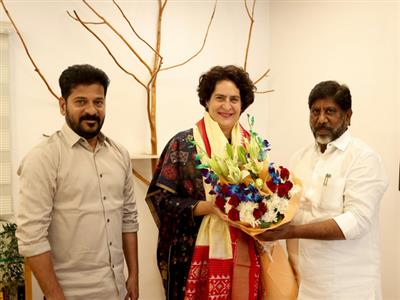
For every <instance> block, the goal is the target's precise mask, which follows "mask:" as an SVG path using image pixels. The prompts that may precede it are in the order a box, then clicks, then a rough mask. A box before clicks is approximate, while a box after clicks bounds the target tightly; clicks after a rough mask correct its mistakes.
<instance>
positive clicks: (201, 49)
mask: <svg viewBox="0 0 400 300" xmlns="http://www.w3.org/2000/svg"><path fill="white" fill-rule="evenodd" d="M217 2H218V0H215V2H214V9H213V12H212V14H211V17H210V21H209V22H208V26H207V31H206V34H205V36H204V39H203V44H202V45H201V47H200V49H199V50H198V51H197V52H196V53H195V54H194V55H192V56H191V57H189V58H188V59H186V60H185V61H184V62H182V63H179V64H176V65H173V66H169V67H165V68H161V69H160V71H165V70H170V69H172V68H176V67H180V66H183V65H184V64H187V63H188V62H189V61H191V60H192V59H193V58H195V57H196V56H197V55H199V54H200V52H201V51H203V49H204V46H205V44H206V41H207V37H208V32H209V31H210V27H211V24H212V21H213V19H214V15H215V11H216V9H217Z"/></svg>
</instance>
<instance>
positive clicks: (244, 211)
mask: <svg viewBox="0 0 400 300" xmlns="http://www.w3.org/2000/svg"><path fill="white" fill-rule="evenodd" d="M237 208H238V210H239V217H240V220H241V221H243V222H246V223H249V224H250V225H251V226H252V227H256V226H257V225H258V224H259V223H260V221H256V219H255V218H254V216H253V211H254V209H256V208H258V204H257V203H254V202H250V201H246V202H240V203H239V205H238V207H237Z"/></svg>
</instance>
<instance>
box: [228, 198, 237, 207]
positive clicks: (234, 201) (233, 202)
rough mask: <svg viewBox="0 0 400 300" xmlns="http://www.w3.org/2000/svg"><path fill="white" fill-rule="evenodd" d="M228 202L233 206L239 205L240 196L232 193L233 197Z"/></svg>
mask: <svg viewBox="0 0 400 300" xmlns="http://www.w3.org/2000/svg"><path fill="white" fill-rule="evenodd" d="M228 203H229V204H230V205H232V206H233V207H237V206H238V205H239V198H238V197H237V196H236V195H232V196H231V199H229V201H228Z"/></svg>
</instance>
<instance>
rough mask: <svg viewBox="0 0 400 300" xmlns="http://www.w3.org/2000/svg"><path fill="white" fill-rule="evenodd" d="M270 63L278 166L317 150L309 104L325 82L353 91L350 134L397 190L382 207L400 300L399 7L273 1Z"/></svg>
mask: <svg viewBox="0 0 400 300" xmlns="http://www.w3.org/2000/svg"><path fill="white" fill-rule="evenodd" d="M270 18H271V19H270V33H271V36H270V42H271V51H270V53H269V59H270V61H271V68H272V70H273V76H272V77H271V85H272V86H273V88H275V89H276V92H275V93H273V94H272V95H271V99H270V101H269V102H268V104H269V107H268V109H269V112H270V114H269V115H268V116H269V119H268V129H269V133H270V134H269V136H270V138H271V140H272V144H273V146H274V147H275V149H279V153H276V152H275V155H276V154H278V156H277V157H276V158H277V159H279V160H282V161H286V160H287V159H288V158H289V157H290V154H291V153H292V152H293V151H294V150H295V149H297V148H298V147H299V146H300V145H303V144H307V143H310V142H311V141H312V134H311V132H310V129H309V126H308V109H307V97H308V93H309V92H310V90H311V89H312V87H313V86H314V85H315V84H316V83H318V82H320V81H323V80H330V79H333V80H338V81H340V82H343V83H346V84H347V85H348V86H349V87H350V90H351V92H352V96H353V117H352V125H351V127H350V130H351V132H352V134H353V135H354V136H357V137H359V138H361V139H363V140H364V141H366V142H367V143H368V144H369V145H371V146H372V147H373V148H374V149H375V150H376V151H377V152H378V153H379V154H380V155H381V156H382V158H383V163H384V165H385V168H386V170H387V173H388V175H389V177H390V185H389V188H388V190H387V192H386V194H385V196H384V199H383V201H382V205H381V212H380V221H381V241H382V243H381V250H382V285H383V298H384V299H385V300H395V299H400V287H399V284H398V281H399V278H400V259H399V256H398V253H399V252H400V235H399V234H398V228H399V227H400V221H399V220H400V218H399V217H398V212H399V210H400V192H399V191H398V176H399V174H398V173H399V170H398V168H399V157H400V125H399V124H400V123H399V121H398V120H399V115H400V110H399V103H400V99H399V96H400V93H399V91H400V89H399V87H400V84H399V83H400V65H399V60H400V47H399V45H400V3H399V2H395V1H394V2H393V1H392V2H389V1H340V2H339V1H271V5H270Z"/></svg>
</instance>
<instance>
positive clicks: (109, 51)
mask: <svg viewBox="0 0 400 300" xmlns="http://www.w3.org/2000/svg"><path fill="white" fill-rule="evenodd" d="M74 15H75V17H76V19H77V20H78V22H79V23H81V24H82V26H83V27H85V29H86V30H87V31H89V32H90V33H91V34H93V35H94V37H95V38H96V39H97V40H98V41H99V42H100V43H101V44H102V45H103V46H104V48H106V50H107V52H108V54H109V55H110V56H111V58H112V59H113V60H114V62H115V63H116V64H117V66H118V67H119V68H120V69H121V70H122V71H124V72H125V73H126V74H128V75H129V76H132V77H133V78H134V79H135V80H136V81H137V82H138V83H139V84H140V85H141V86H143V87H144V88H145V89H146V90H147V86H146V85H145V84H144V83H143V82H142V81H141V80H140V79H139V78H137V77H136V76H135V74H133V73H131V72H129V71H128V70H126V69H125V68H124V67H123V66H122V65H121V64H120V63H119V61H118V60H117V59H116V58H115V56H114V54H113V53H112V52H111V50H110V48H108V46H107V45H106V43H105V42H104V41H103V40H102V39H101V38H100V37H99V36H98V35H97V34H96V33H95V32H94V31H93V30H91V29H90V28H89V27H88V26H87V25H86V24H85V23H84V22H83V21H82V20H81V18H80V17H79V15H78V13H77V12H76V11H75V10H74Z"/></svg>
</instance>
